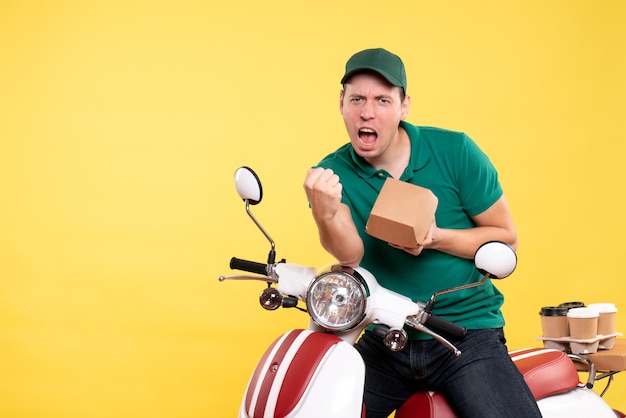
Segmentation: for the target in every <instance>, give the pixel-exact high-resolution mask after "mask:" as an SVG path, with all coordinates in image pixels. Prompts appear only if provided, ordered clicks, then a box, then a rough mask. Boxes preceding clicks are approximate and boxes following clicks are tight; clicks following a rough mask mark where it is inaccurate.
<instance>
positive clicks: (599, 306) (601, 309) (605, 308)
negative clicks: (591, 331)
mask: <svg viewBox="0 0 626 418" xmlns="http://www.w3.org/2000/svg"><path fill="white" fill-rule="evenodd" d="M588 308H589V309H593V310H594V311H596V312H598V313H613V312H617V308H616V307H615V304H614V303H590V304H589V306H588Z"/></svg>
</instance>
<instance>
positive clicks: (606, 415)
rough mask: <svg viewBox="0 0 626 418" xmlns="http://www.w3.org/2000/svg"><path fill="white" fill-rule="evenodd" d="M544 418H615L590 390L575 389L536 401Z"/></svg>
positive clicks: (598, 396) (613, 413) (608, 408)
mask: <svg viewBox="0 0 626 418" xmlns="http://www.w3.org/2000/svg"><path fill="white" fill-rule="evenodd" d="M537 405H539V410H540V411H541V415H542V416H543V417H544V418H563V417H567V418H590V417H593V418H615V417H616V415H615V412H613V410H612V409H611V407H609V406H608V405H607V404H606V402H604V400H603V399H602V398H601V397H600V395H598V394H597V393H595V392H594V391H593V390H591V389H587V388H577V389H574V390H571V391H569V392H567V393H563V394H560V395H553V396H549V397H547V398H543V399H540V400H539V401H537Z"/></svg>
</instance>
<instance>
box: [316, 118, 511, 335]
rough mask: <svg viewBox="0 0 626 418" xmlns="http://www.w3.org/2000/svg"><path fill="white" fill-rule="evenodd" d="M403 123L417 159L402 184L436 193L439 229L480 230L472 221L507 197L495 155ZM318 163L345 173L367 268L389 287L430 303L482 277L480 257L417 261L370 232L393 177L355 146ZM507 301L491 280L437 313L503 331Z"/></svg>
mask: <svg viewBox="0 0 626 418" xmlns="http://www.w3.org/2000/svg"><path fill="white" fill-rule="evenodd" d="M401 126H402V128H404V130H405V131H406V132H407V133H408V135H409V138H410V141H411V158H410V161H409V164H408V166H407V168H406V170H405V171H404V173H402V176H401V177H400V180H402V181H406V182H408V183H412V184H416V185H418V186H422V187H425V188H428V189H430V190H432V192H433V193H434V194H435V196H437V198H438V200H439V203H438V207H437V211H436V213H435V218H436V221H437V226H438V227H440V228H446V229H466V228H471V227H473V226H474V225H473V223H472V220H471V218H470V216H473V215H478V214H480V213H481V212H483V211H485V210H486V209H488V208H489V207H490V206H491V205H493V204H494V203H495V202H496V201H497V200H498V199H499V198H500V197H501V196H502V188H501V187H500V183H499V181H498V173H497V172H496V170H495V168H494V166H493V165H492V164H491V162H490V161H489V158H488V157H487V156H486V155H485V154H484V153H483V152H482V151H481V150H480V149H479V148H478V146H477V145H476V144H475V143H474V142H473V141H472V140H471V139H470V138H469V137H468V136H467V135H465V134H463V133H460V132H453V131H448V130H443V129H438V128H430V127H417V126H414V125H411V124H409V123H407V122H401ZM318 166H320V167H324V168H330V169H332V170H333V171H334V172H335V174H337V175H338V176H339V180H340V182H341V184H342V185H343V195H342V202H343V203H345V204H346V205H348V206H349V207H350V210H351V211H352V217H353V219H354V223H355V224H356V227H357V229H358V230H359V234H360V235H361V238H362V239H363V244H364V246H365V255H364V257H363V260H362V261H361V266H362V267H364V268H365V269H367V270H369V271H370V272H371V273H372V274H374V276H375V277H376V279H377V280H378V282H379V283H380V284H381V285H382V286H384V287H386V288H388V289H391V290H393V291H395V292H398V293H401V294H403V295H406V296H408V297H410V298H411V299H413V300H414V301H422V302H426V301H428V299H429V298H430V297H431V296H432V294H433V293H435V292H436V291H438V290H443V289H448V288H451V287H454V286H459V285H462V284H467V283H472V282H475V281H478V280H480V278H481V275H480V273H478V271H477V270H476V268H475V267H474V263H473V260H468V259H462V258H459V257H455V256H452V255H449V254H444V253H442V252H439V251H436V250H424V251H423V252H422V253H421V254H420V255H419V256H417V257H416V256H413V255H410V254H408V253H406V252H404V251H402V250H398V249H395V248H392V247H391V246H389V244H387V243H386V242H384V241H381V240H379V239H377V238H374V237H372V236H370V235H368V234H367V233H366V232H365V224H366V223H367V219H368V217H369V214H370V211H371V210H372V206H373V205H374V201H375V200H376V197H377V196H378V193H379V192H380V189H381V188H382V186H383V183H384V182H385V179H386V178H387V177H390V176H391V175H390V174H389V173H387V172H386V171H384V170H375V169H374V168H373V167H372V166H370V165H369V164H368V163H367V162H365V160H363V159H362V158H361V157H359V156H358V155H357V154H356V153H355V152H354V149H353V148H352V146H351V144H349V143H348V144H346V145H344V146H342V147H341V148H339V149H338V150H337V151H335V152H334V153H332V154H330V155H328V156H327V157H326V158H324V159H323V160H322V161H321V162H320V163H319V165H318ZM398 204H402V202H398ZM503 301H504V298H503V296H502V294H501V293H500V292H499V291H498V290H497V289H496V288H495V286H493V284H492V283H491V281H487V282H486V283H485V284H484V285H482V286H480V287H476V288H473V289H467V290H462V291H459V292H453V293H449V294H445V295H441V296H440V297H438V298H437V302H436V304H435V309H434V311H433V313H434V314H436V315H439V316H441V317H443V318H445V319H447V320H449V321H452V322H454V323H456V324H459V325H462V326H464V327H466V328H468V329H480V328H499V327H502V326H504V318H503V317H502V313H501V312H500V307H501V306H502V303H503ZM409 334H410V336H411V338H414V339H415V338H417V339H421V338H428V337H427V336H426V335H425V334H423V333H420V332H417V331H413V332H411V331H409Z"/></svg>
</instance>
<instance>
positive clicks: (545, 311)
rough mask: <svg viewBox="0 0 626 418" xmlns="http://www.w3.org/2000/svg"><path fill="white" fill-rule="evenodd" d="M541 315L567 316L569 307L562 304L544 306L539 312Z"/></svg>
mask: <svg viewBox="0 0 626 418" xmlns="http://www.w3.org/2000/svg"><path fill="white" fill-rule="evenodd" d="M539 315H541V316H565V315H567V308H564V307H562V306H544V307H543V308H541V311H540V312H539Z"/></svg>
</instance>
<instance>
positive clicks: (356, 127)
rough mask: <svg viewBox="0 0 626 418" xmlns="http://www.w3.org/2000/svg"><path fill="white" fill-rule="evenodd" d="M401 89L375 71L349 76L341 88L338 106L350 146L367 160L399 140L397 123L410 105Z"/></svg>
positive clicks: (405, 114)
mask: <svg viewBox="0 0 626 418" xmlns="http://www.w3.org/2000/svg"><path fill="white" fill-rule="evenodd" d="M401 93H402V88H401V87H395V86H392V85H391V84H389V83H388V82H387V81H386V80H385V79H384V78H382V77H381V76H379V75H378V74H375V73H361V74H356V75H354V76H352V77H351V78H350V79H349V80H348V83H346V85H345V87H344V90H343V91H342V92H341V97H340V104H339V107H340V110H341V114H342V116H343V121H344V123H345V125H346V130H347V131H348V135H349V136H350V141H351V143H352V147H353V148H354V150H355V151H356V153H357V154H358V155H360V156H361V157H363V158H365V160H366V161H369V162H370V164H371V163H373V162H374V161H376V160H377V159H381V158H383V159H384V153H385V151H386V150H387V149H388V148H389V146H390V145H392V144H393V143H394V142H395V141H397V140H398V126H399V124H400V121H401V120H403V119H404V118H406V116H407V114H408V113H409V107H410V99H409V98H408V97H406V98H405V99H404V100H402V96H401Z"/></svg>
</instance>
